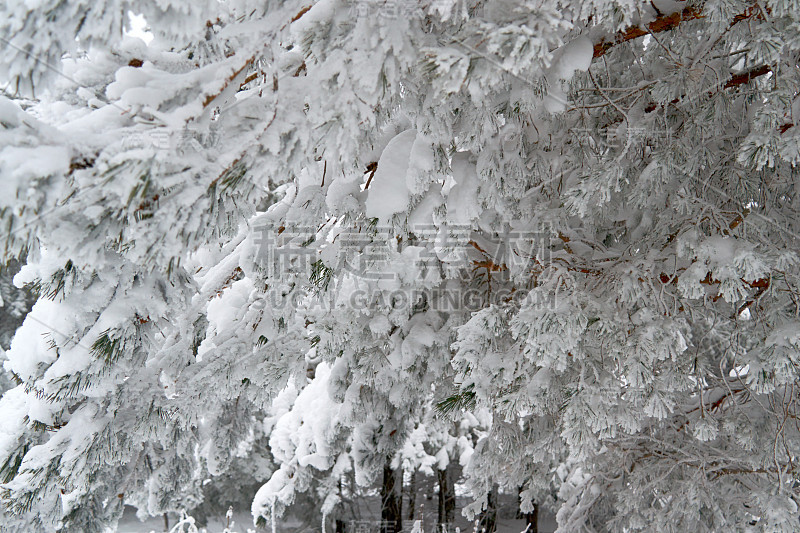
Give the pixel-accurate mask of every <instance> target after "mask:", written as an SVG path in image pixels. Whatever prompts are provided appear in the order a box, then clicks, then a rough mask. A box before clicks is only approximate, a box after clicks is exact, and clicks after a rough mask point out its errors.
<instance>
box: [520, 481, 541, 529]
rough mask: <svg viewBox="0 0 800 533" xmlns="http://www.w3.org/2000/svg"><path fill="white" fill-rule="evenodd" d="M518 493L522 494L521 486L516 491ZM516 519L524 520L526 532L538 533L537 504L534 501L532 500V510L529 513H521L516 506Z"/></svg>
mask: <svg viewBox="0 0 800 533" xmlns="http://www.w3.org/2000/svg"><path fill="white" fill-rule="evenodd" d="M517 493H518V494H522V487H520V488H519V490H518V491H517ZM519 501H520V499H519V498H517V503H518V504H519ZM517 519H522V520H525V530H524V531H525V532H526V533H539V506H538V505H537V504H536V502H533V511H531V512H530V513H523V512H522V510H521V509H520V508H519V507H517Z"/></svg>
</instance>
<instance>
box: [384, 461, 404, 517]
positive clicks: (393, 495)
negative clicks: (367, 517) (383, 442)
mask: <svg viewBox="0 0 800 533" xmlns="http://www.w3.org/2000/svg"><path fill="white" fill-rule="evenodd" d="M395 485H396V483H395V472H394V470H392V460H391V458H387V459H386V463H384V465H383V485H381V533H397V532H398V531H400V530H401V529H402V528H403V516H402V514H401V510H400V501H399V498H398V497H397V487H396V486H395Z"/></svg>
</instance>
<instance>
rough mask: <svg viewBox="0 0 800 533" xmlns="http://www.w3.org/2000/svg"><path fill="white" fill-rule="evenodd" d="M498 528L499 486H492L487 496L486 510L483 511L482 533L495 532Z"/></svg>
mask: <svg viewBox="0 0 800 533" xmlns="http://www.w3.org/2000/svg"><path fill="white" fill-rule="evenodd" d="M496 530H497V487H492V490H490V491H489V494H488V495H487V496H486V510H485V511H483V512H482V513H481V521H480V529H479V530H478V531H479V532H480V533H494V532H495V531H496Z"/></svg>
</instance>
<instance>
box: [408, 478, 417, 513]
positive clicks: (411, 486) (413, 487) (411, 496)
mask: <svg viewBox="0 0 800 533" xmlns="http://www.w3.org/2000/svg"><path fill="white" fill-rule="evenodd" d="M416 506H417V471H416V470H414V471H413V472H411V481H410V482H409V483H408V519H409V520H414V510H415V508H416Z"/></svg>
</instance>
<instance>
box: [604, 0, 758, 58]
mask: <svg viewBox="0 0 800 533" xmlns="http://www.w3.org/2000/svg"><path fill="white" fill-rule="evenodd" d="M754 15H755V16H756V17H759V18H760V17H761V16H762V15H761V12H760V9H759V7H758V4H753V5H752V6H750V7H748V8H747V9H746V10H744V11H743V12H742V13H739V14H738V15H736V16H735V17H733V19H732V20H731V23H730V25H729V27H731V26H733V25H735V24H738V23H739V22H742V21H743V20H747V19H749V18H750V17H752V16H754ZM704 17H705V15H704V14H703V12H702V10H701V9H700V8H698V7H695V6H689V7H686V8H684V9H683V10H682V11H678V12H676V13H672V14H670V15H660V16H658V17H656V19H655V20H654V21H652V22H650V23H649V24H648V25H647V26H646V27H645V28H642V27H641V26H630V27H628V28H626V29H624V30H622V31H620V32H619V33H617V34H616V35H615V36H614V37H613V38H612V39H609V40H607V39H605V38H603V39H601V40H600V42H598V43H596V44H595V45H594V54H593V57H594V58H598V57H601V56H603V55H605V53H606V52H608V51H609V50H610V49H611V48H613V47H614V46H616V45H618V44H622V43H624V42H627V41H631V40H633V39H638V38H639V37H644V36H645V35H649V34H653V33H662V32H665V31H669V30H674V29H675V28H677V27H678V26H679V25H680V24H681V23H682V22H687V21H690V20H696V19H700V18H704Z"/></svg>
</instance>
